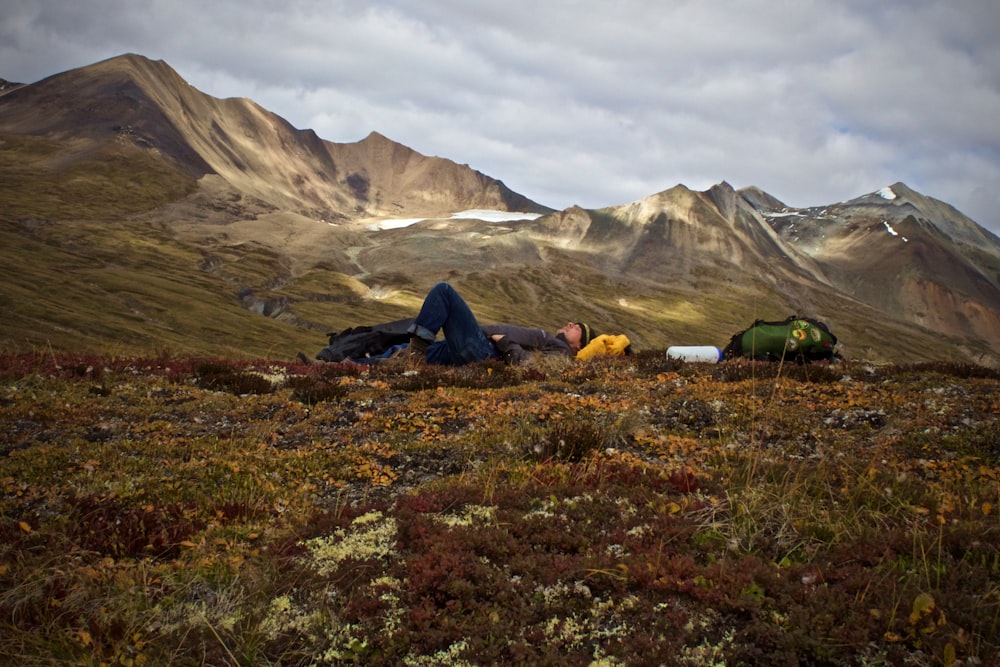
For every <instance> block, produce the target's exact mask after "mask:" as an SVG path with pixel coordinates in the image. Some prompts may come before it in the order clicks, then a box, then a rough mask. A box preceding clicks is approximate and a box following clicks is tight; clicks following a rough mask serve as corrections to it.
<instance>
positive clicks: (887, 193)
mask: <svg viewBox="0 0 1000 667" xmlns="http://www.w3.org/2000/svg"><path fill="white" fill-rule="evenodd" d="M878 196H879V197H881V198H882V199H890V200H891V199H895V198H896V193H895V192H893V191H892V188H891V187H889V186H888V185H887V186H885V187H884V188H882V189H881V190H879V191H878Z"/></svg>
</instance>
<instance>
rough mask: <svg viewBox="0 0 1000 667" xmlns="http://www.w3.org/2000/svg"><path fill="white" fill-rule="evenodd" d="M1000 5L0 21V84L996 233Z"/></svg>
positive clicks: (539, 197) (493, 166)
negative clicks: (129, 59)
mask: <svg viewBox="0 0 1000 667" xmlns="http://www.w3.org/2000/svg"><path fill="white" fill-rule="evenodd" d="M998 30H1000V2H998V1H997V0H844V1H838V0H714V1H708V0H702V1H698V0H690V1H682V0H502V1H501V0H488V1H487V0H373V1H371V2H365V1H364V0H351V1H347V0H343V1H342V0H283V1H282V2H274V0H208V1H206V0H197V1H194V0H148V1H147V2H137V1H135V0H72V1H71V2H66V0H4V2H3V4H2V7H0V77H2V78H5V79H8V80H11V81H18V82H24V83H31V82H34V81H38V80H39V79H42V78H44V77H46V76H49V75H51V74H56V73H58V72H63V71H66V70H69V69H73V68H76V67H81V66H84V65H89V64H92V63H95V62H97V61H100V60H104V59H106V58H109V57H112V56H116V55H119V54H122V53H126V52H131V53H138V54H141V55H144V56H147V57H149V58H152V59H155V60H164V61H166V62H167V63H168V64H169V65H170V66H172V67H173V68H174V69H175V70H177V72H178V73H179V74H180V75H181V76H182V77H184V78H185V79H187V80H188V81H189V82H190V83H191V84H192V85H194V86H195V87H196V88H198V89H199V90H201V91H202V92H205V93H207V94H209V95H213V96H215V97H249V98H251V99H253V100H254V101H256V102H257V103H259V104H260V105H261V106H263V107H265V108H266V109H268V110H270V111H273V112H275V113H277V114H278V115H280V116H282V117H283V118H285V119H286V120H288V121H289V122H290V123H291V124H292V125H294V126H295V127H298V128H303V129H304V128H312V129H314V130H315V131H316V132H317V133H318V134H319V135H320V136H321V137H322V138H324V139H327V140H330V141H336V142H352V141H357V140H360V139H362V138H364V137H365V136H366V135H367V134H368V133H369V132H371V131H373V130H374V131H378V132H380V133H382V134H384V135H386V136H387V137H389V138H390V139H393V140H395V141H398V142H400V143H402V144H405V145H407V146H409V147H411V148H413V149H414V150H417V151H419V152H420V153H423V154H425V155H439V156H442V157H446V158H449V159H451V160H454V161H456V162H459V163H465V164H468V165H470V166H471V167H473V168H474V169H478V170H479V171H482V172H484V173H485V174H487V175H489V176H492V177H494V178H498V179H500V180H502V181H504V182H505V183H506V184H507V185H508V186H509V187H510V188H512V189H513V190H515V191H516V192H519V193H521V194H524V195H526V196H528V197H530V198H532V199H534V200H536V201H538V202H540V203H542V204H545V205H548V206H551V207H554V208H565V207H568V206H571V205H573V204H579V205H582V206H584V207H587V208H598V207H602V206H610V205H615V204H624V203H627V202H630V201H633V200H636V199H640V198H642V197H645V196H648V195H651V194H654V193H656V192H660V191H661V190H665V189H667V188H670V187H672V186H674V185H676V184H678V183H683V184H684V185H686V186H688V187H690V188H693V189H697V190H704V189H707V188H708V187H710V186H712V185H713V184H715V183H718V182H720V181H724V180H725V181H728V182H729V183H730V184H732V185H733V186H734V187H736V188H740V187H745V186H750V185H756V186H758V187H760V188H762V189H764V190H766V191H767V192H769V193H770V194H772V195H774V196H776V197H777V198H779V199H781V200H782V201H784V202H785V203H787V204H789V205H792V206H812V205H823V204H832V203H835V202H837V201H841V200H844V199H850V198H853V197H856V196H860V195H862V194H866V193H869V192H873V191H875V190H878V189H879V188H881V187H883V186H885V185H889V184H891V183H894V182H896V181H903V182H904V183H906V184H907V185H909V186H910V187H911V188H913V189H915V190H917V191H919V192H922V193H923V194H926V195H929V196H931V197H935V198H937V199H941V200H944V201H946V202H948V203H950V204H953V205H954V206H956V207H957V208H958V209H959V210H961V211H962V212H964V213H966V214H967V215H969V216H970V217H972V218H973V219H974V220H976V221H977V222H979V223H980V224H982V225H983V226H985V227H988V228H990V229H991V230H992V231H994V233H1000V38H998V35H997V32H998Z"/></svg>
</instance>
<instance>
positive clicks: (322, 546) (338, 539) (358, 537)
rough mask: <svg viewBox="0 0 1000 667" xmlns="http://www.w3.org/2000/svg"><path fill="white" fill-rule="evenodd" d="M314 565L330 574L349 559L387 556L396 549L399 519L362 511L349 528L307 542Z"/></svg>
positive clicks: (318, 570) (323, 573)
mask: <svg viewBox="0 0 1000 667" xmlns="http://www.w3.org/2000/svg"><path fill="white" fill-rule="evenodd" d="M305 545H306V547H307V548H308V549H309V553H310V555H311V556H312V560H313V566H314V567H315V568H316V570H317V572H318V573H319V574H321V575H326V574H330V573H331V572H333V571H334V570H336V569H337V567H339V566H340V564H341V563H343V562H344V561H346V560H349V559H353V560H365V559H368V558H387V557H389V556H391V555H392V554H394V553H395V551H396V520H395V519H393V518H391V517H389V518H386V517H385V516H384V515H383V514H382V513H381V512H377V511H375V512H369V513H367V514H362V515H361V516H359V517H358V518H356V519H354V521H352V522H351V525H350V526H349V528H347V529H343V528H341V529H338V530H337V531H336V532H334V534H333V535H328V536H325V537H315V538H313V539H311V540H307V541H306V542H305Z"/></svg>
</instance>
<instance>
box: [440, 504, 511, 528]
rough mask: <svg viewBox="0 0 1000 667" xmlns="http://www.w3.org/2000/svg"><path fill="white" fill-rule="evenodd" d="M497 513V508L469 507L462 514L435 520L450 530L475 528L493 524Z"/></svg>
mask: <svg viewBox="0 0 1000 667" xmlns="http://www.w3.org/2000/svg"><path fill="white" fill-rule="evenodd" d="M496 512H497V508H496V507H489V506H485V505H467V506H466V507H465V508H464V509H463V510H462V512H461V513H460V514H439V515H437V516H435V519H436V520H437V521H438V523H442V524H444V525H446V526H448V527H449V528H454V527H456V526H473V525H481V524H490V523H493V520H494V517H495V516H496Z"/></svg>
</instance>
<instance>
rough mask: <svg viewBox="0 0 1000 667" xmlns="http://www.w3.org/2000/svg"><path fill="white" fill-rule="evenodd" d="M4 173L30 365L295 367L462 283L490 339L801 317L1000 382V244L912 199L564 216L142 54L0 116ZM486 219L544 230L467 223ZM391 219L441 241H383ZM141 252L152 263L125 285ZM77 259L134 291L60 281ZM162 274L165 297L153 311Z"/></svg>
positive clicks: (731, 327)
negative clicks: (377, 225) (265, 359)
mask: <svg viewBox="0 0 1000 667" xmlns="http://www.w3.org/2000/svg"><path fill="white" fill-rule="evenodd" d="M0 152H3V154H4V155H3V156H4V157H5V161H4V163H3V164H4V165H5V166H4V167H3V170H4V171H5V173H3V174H0V176H3V177H4V178H2V179H0V181H2V182H3V184H2V185H0V196H2V197H3V200H4V201H5V206H4V211H3V213H2V214H0V215H2V216H3V218H4V219H5V220H6V221H7V222H10V223H12V224H10V225H8V226H5V229H4V232H3V233H4V234H5V235H7V236H8V237H9V239H10V242H9V243H8V244H7V245H8V248H9V249H8V256H7V257H5V258H4V259H5V260H7V263H8V266H10V267H12V268H13V269H14V270H13V271H11V274H10V275H9V276H8V280H7V282H8V283H9V287H10V289H9V290H8V291H9V294H10V296H9V297H8V309H9V311H10V312H11V313H12V316H13V322H14V323H13V324H10V323H8V324H6V325H4V326H6V329H7V330H6V332H5V333H6V335H7V337H8V340H9V341H11V342H10V343H9V344H11V345H15V346H16V345H33V344H34V345H37V344H41V343H42V342H43V341H50V342H51V340H53V339H56V340H58V339H60V335H59V333H60V331H62V330H68V331H71V332H74V333H76V334H78V336H77V337H76V338H75V340H80V339H81V337H82V338H83V339H86V338H87V337H88V336H89V335H91V334H92V332H91V329H92V325H91V324H89V323H87V322H85V320H89V319H91V318H95V317H105V318H110V319H111V320H114V318H115V317H121V318H123V319H129V318H137V319H138V320H139V322H138V324H137V325H136V327H137V329H136V331H138V332H139V333H138V340H139V342H140V344H141V345H149V344H151V341H155V340H163V339H165V340H167V341H169V343H170V344H171V345H173V346H177V347H180V348H194V349H198V347H199V345H202V344H207V343H208V341H210V340H218V341H222V340H227V339H229V340H234V341H235V339H239V335H240V334H239V333H237V332H233V331H232V329H239V330H243V329H245V330H246V331H248V332H249V331H251V330H253V329H254V328H256V327H261V326H263V329H264V330H265V331H264V333H262V334H258V335H264V336H271V337H275V338H278V339H280V340H281V341H283V342H279V343H270V344H268V346H267V347H266V348H265V349H267V350H274V349H275V347H274V346H275V345H277V346H278V348H279V349H280V351H279V352H278V354H282V355H284V354H286V353H287V349H288V348H286V347H284V346H286V345H287V346H288V347H289V348H290V346H292V345H296V346H299V345H302V344H303V342H304V341H307V340H309V338H310V337H315V341H316V343H315V344H317V345H319V344H321V339H320V338H319V334H318V332H322V331H326V330H332V329H337V328H341V327H343V326H350V325H352V324H357V323H359V321H362V320H363V321H364V322H374V321H378V320H379V319H381V318H386V319H389V318H394V317H397V316H402V315H406V314H412V312H413V311H414V310H415V308H416V307H417V306H419V300H420V296H421V295H422V293H423V291H424V290H425V289H426V288H427V287H429V285H430V284H432V283H433V282H435V281H437V280H441V279H448V280H452V281H453V282H456V283H457V284H459V286H460V287H461V288H462V291H463V293H464V294H467V295H468V298H469V300H470V302H472V303H473V304H474V306H475V308H476V311H477V313H480V314H481V316H482V318H483V319H484V320H485V321H491V320H492V321H495V320H507V321H515V322H522V323H532V324H538V325H541V326H552V327H554V328H555V327H558V326H559V325H560V324H561V323H562V322H564V321H565V319H566V317H567V316H568V314H572V315H573V316H574V317H577V318H579V319H583V318H586V319H587V320H588V321H592V322H594V323H595V324H596V325H597V327H598V328H599V329H601V330H605V331H609V330H614V331H621V332H625V333H628V334H629V335H630V337H631V338H633V341H634V342H635V343H636V344H637V345H638V346H640V347H646V348H648V347H661V346H664V347H665V346H666V345H669V344H687V343H708V344H717V345H720V346H721V345H724V344H725V342H726V340H728V336H729V335H731V334H732V333H735V331H736V330H738V329H740V328H742V327H744V326H746V325H748V324H749V323H750V322H752V321H753V320H754V319H758V318H760V319H783V318H784V317H785V316H786V315H788V314H791V313H793V312H794V313H797V314H801V315H810V316H815V317H819V318H821V319H825V320H827V321H828V322H829V323H830V324H831V326H832V327H833V328H834V330H835V332H836V333H837V334H838V336H839V337H840V338H841V341H842V343H844V347H845V349H846V350H847V352H848V355H849V356H854V357H855V358H866V359H871V360H874V361H898V360H904V361H905V360H923V359H931V358H948V359H964V360H972V361H976V362H977V363H987V364H1000V353H998V350H1000V240H998V239H997V237H995V236H993V235H992V234H990V233H989V232H988V231H986V230H984V229H983V228H981V227H980V226H979V225H977V224H976V223H975V222H974V221H972V220H969V219H968V218H967V217H965V216H963V215H962V214H961V213H960V212H958V211H957V210H955V209H954V208H953V207H951V206H949V205H947V204H946V203H944V202H939V201H937V200H934V199H932V198H929V197H925V196H923V195H921V194H919V193H917V192H915V191H913V190H911V189H910V188H908V187H906V186H905V185H904V184H901V183H897V184H894V185H892V186H888V187H886V188H883V189H882V190H880V191H876V192H873V193H870V194H867V195H863V196H861V197H859V198H857V199H854V200H851V201H848V202H841V203H838V204H831V205H828V206H822V207H810V208H804V209H794V208H791V207H788V206H786V205H785V204H783V203H782V202H781V201H779V200H778V199H776V198H775V197H773V196H771V195H769V194H767V193H765V192H763V191H761V190H759V189H757V188H744V189H741V190H735V189H734V188H732V187H731V186H730V185H729V184H728V183H725V182H723V183H720V184H718V185H716V186H714V187H712V188H710V189H709V190H707V191H705V192H697V191H693V190H690V189H688V188H686V187H685V186H683V185H677V186H675V187H673V188H670V189H668V190H664V191H663V192H660V193H656V194H653V195H651V196H649V197H646V198H643V199H641V200H639V201H636V202H631V203H626V204H622V205H618V206H609V207H606V208H602V209H594V210H586V209H583V208H580V207H572V208H570V209H566V210H563V211H554V210H552V209H550V208H547V207H545V206H544V205H542V204H539V203H537V202H533V201H531V200H529V199H527V198H526V197H523V196H522V195H519V194H517V193H514V192H512V191H510V190H509V189H508V188H507V187H506V186H505V185H504V184H503V183H502V182H501V181H499V180H496V179H493V178H490V177H488V176H486V175H484V174H481V173H479V172H477V171H475V170H473V169H471V168H469V167H468V166H466V165H458V164H456V163H454V162H452V161H450V160H447V159H445V158H440V157H427V156H424V155H421V154H419V153H417V152H416V151H413V150H412V149H409V148H407V147H405V146H402V145H401V144H398V143H396V142H393V141H392V140H390V139H388V138H387V137H384V136H383V135H381V134H379V133H377V132H372V133H371V134H370V135H369V136H368V137H366V138H365V139H363V140H361V141H358V142H355V143H348V144H338V143H334V142H330V141H326V140H323V139H321V138H320V137H318V136H317V135H316V134H315V133H314V132H312V131H311V130H298V129H295V128H293V127H292V126H291V125H290V124H289V123H288V122H287V121H285V120H284V119H282V118H280V117H278V116H276V115H275V114H273V113H271V112H269V111H267V110H265V109H263V108H261V107H260V106H259V105H257V104H256V103H254V102H252V101H251V100H248V99H243V98H241V99H225V100H221V99H217V98H213V97H211V96H208V95H205V94H204V93H201V92H200V91H197V90H196V89H194V88H193V87H191V86H190V85H189V84H187V83H186V82H185V81H184V80H183V79H182V78H181V77H180V75H178V74H177V73H176V72H175V71H174V70H172V69H171V68H170V67H169V66H168V65H167V64H166V63H163V62H154V61H151V60H148V59H146V58H144V57H142V56H137V55H126V56H120V57H118V58H112V59H110V60H107V61H103V62H101V63H97V64H94V65H90V66H87V67H82V68H79V69H76V70H71V71H69V72H64V73H61V74H57V75H54V76H52V77H48V78H47V79H44V80H42V81H39V82H37V83H34V84H29V85H25V86H21V87H19V88H15V89H13V90H11V91H8V92H6V93H5V94H3V95H0ZM470 209H489V210H500V211H522V212H527V213H532V214H535V215H532V216H525V218H526V219H524V220H519V221H504V222H489V221H485V220H476V219H464V220H455V219H452V218H451V216H452V215H453V214H455V213H457V212H459V211H467V210H470ZM539 214H540V215H539ZM536 216H538V217H536ZM391 218H408V219H411V220H422V222H416V223H414V224H407V225H405V226H401V227H399V228H390V229H386V230H385V231H372V229H373V227H372V226H371V222H372V221H374V220H386V219H391ZM531 218H533V219H531ZM139 246H143V247H144V246H153V247H155V250H151V251H150V252H149V254H148V255H144V257H145V258H146V259H145V260H144V261H142V262H130V259H129V256H130V253H133V251H134V249H135V248H136V247H139ZM114 248H118V249H119V250H120V252H117V253H116V252H115V250H113V249H114ZM123 253H124V254H123ZM71 258H73V259H80V258H83V260H84V262H83V264H84V266H85V265H86V263H87V262H92V263H96V264H98V265H100V266H102V267H109V266H114V267H116V270H117V271H120V275H119V279H118V280H116V281H112V282H111V283H109V284H107V285H104V284H98V283H95V281H94V278H93V277H92V276H91V275H90V274H89V273H88V272H87V271H88V270H87V269H86V268H83V267H81V268H70V269H66V268H62V267H65V266H71V267H75V264H74V262H72V261H69V260H70V259H71ZM67 262H69V263H68V264H67ZM122 265H126V266H127V270H123V269H121V268H120V267H121V266H122ZM47 266H51V267H53V271H54V275H56V276H62V278H58V280H59V281H60V282H62V283H68V285H63V288H64V289H65V290H68V291H67V295H66V297H65V298H66V302H65V303H53V304H50V306H49V307H48V308H46V307H44V303H45V302H44V300H39V299H37V298H35V296H36V295H37V293H39V292H45V291H46V290H50V288H51V287H52V286H51V285H50V284H49V285H47V284H45V283H46V281H49V282H51V281H52V280H53V278H52V275H51V274H52V272H45V271H43V270H42V269H43V268H44V267H47ZM18 269H21V270H18ZM67 275H68V276H69V278H68V279H65V278H66V276H67ZM164 275H170V276H176V277H175V278H174V279H173V281H172V284H171V286H170V289H166V288H164V289H163V290H162V291H157V292H156V293H155V294H154V293H152V288H151V287H149V284H150V283H151V282H155V281H151V279H152V278H154V277H155V278H159V277H162V276H164ZM101 278H102V279H103V280H110V278H108V275H107V274H106V273H105V274H101ZM78 292H79V293H78ZM83 293H86V294H83ZM74 294H76V298H74ZM95 295H96V296H95ZM84 296H86V298H83V297H84ZM192 299H194V300H196V301H204V302H205V303H206V304H208V303H211V304H213V305H212V306H211V308H212V312H215V313H217V317H218V319H219V321H220V322H219V323H220V326H219V327H218V329H219V330H214V329H213V333H212V335H207V334H206V333H205V327H206V324H205V323H204V321H203V320H204V318H199V319H198V322H197V323H195V324H194V330H193V331H187V330H186V329H187V328H189V327H190V326H191V323H189V322H187V321H186V320H184V319H183V316H182V315H172V316H171V317H172V318H174V319H170V318H165V317H164V316H163V315H162V313H163V312H173V310H174V308H175V307H176V306H177V305H178V304H181V303H184V302H190V301H191V300H192ZM81 303H88V304H91V305H90V306H88V307H86V308H85V307H83V306H81V305H80V304H81ZM207 307H209V306H206V308H207ZM59 308H62V311H63V312H60V313H58V314H57V313H55V310H58V309H59ZM66 311H69V314H67V312H66ZM261 315H267V320H268V323H267V324H266V325H264V324H263V323H261V322H260V321H259V318H260V316H261ZM244 318H258V319H251V320H250V321H252V322H253V327H246V326H244V325H242V324H240V323H241V322H244V321H245V320H244ZM19 321H20V322H21V323H22V324H21V325H20V326H19V325H18V322H19ZM29 322H30V323H31V324H30V325H28V324H25V323H29ZM221 322H229V323H230V324H229V326H228V327H225V329H227V331H223V330H222V329H223V327H222V326H221ZM130 331H131V329H130ZM102 332H103V333H102V338H101V340H102V341H104V343H103V344H105V345H106V344H107V341H108V340H112V341H115V340H116V339H117V334H116V333H115V327H113V326H111V325H110V324H108V326H107V327H106V329H102ZM199 332H202V333H199ZM49 344H51V343H49ZM129 344H132V343H129ZM232 344H234V345H235V346H236V347H238V348H239V349H247V350H249V349H260V348H257V347H255V346H256V345H258V343H256V342H255V341H251V340H243V341H242V342H233V343H232ZM219 345H225V344H224V343H221V342H218V343H213V344H212V345H211V346H210V349H218V347H219ZM259 345H264V343H263V342H261V343H259Z"/></svg>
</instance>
